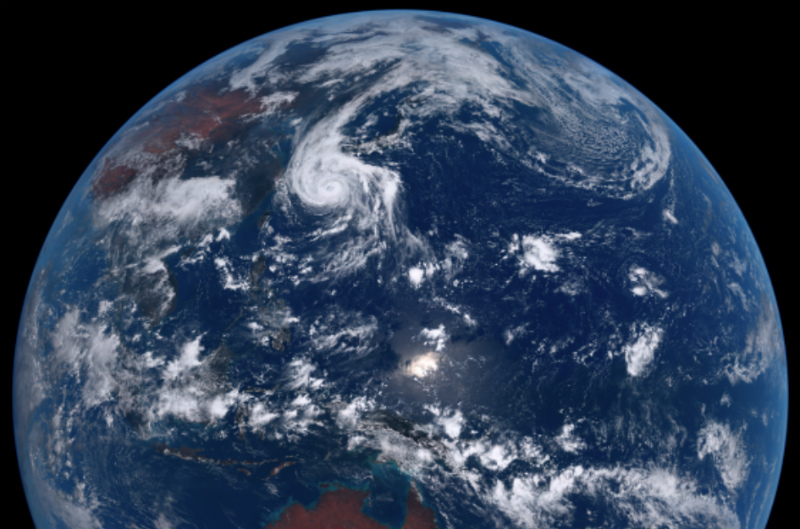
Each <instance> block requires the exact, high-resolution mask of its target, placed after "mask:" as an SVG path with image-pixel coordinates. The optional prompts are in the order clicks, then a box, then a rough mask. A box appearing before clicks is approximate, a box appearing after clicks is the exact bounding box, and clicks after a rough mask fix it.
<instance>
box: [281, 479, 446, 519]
mask: <svg viewBox="0 0 800 529" xmlns="http://www.w3.org/2000/svg"><path fill="white" fill-rule="evenodd" d="M367 496H369V491H360V490H352V489H345V488H338V489H336V490H328V491H325V492H323V493H322V495H321V496H320V498H319V501H317V505H316V507H314V508H313V509H306V508H305V507H304V506H303V505H302V504H300V503H295V504H292V505H290V506H289V507H287V508H286V510H284V511H283V512H282V513H281V517H280V518H279V519H278V521H277V522H273V523H270V524H269V525H267V526H266V529H387V526H386V525H384V524H382V523H380V522H378V521H377V520H375V519H373V518H370V517H369V516H367V515H366V514H364V513H363V512H361V509H362V508H363V507H364V500H365V499H366V498H367ZM406 508H407V511H408V514H407V515H406V520H405V523H403V529H438V528H437V526H436V516H435V514H434V512H433V509H432V508H430V507H425V506H424V505H422V502H421V501H420V498H419V493H418V492H417V490H416V489H415V488H414V487H413V486H412V487H410V488H409V491H408V500H407V502H406Z"/></svg>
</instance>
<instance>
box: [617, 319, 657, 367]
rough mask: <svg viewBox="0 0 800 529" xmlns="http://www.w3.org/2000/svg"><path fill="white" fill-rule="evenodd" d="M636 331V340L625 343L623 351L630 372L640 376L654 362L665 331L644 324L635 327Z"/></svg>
mask: <svg viewBox="0 0 800 529" xmlns="http://www.w3.org/2000/svg"><path fill="white" fill-rule="evenodd" d="M634 333H635V336H636V337H635V339H634V341H633V342H631V343H629V344H627V345H625V346H624V347H623V348H622V352H623V353H624V354H625V362H626V363H627V364H628V374H629V375H630V376H632V377H638V376H640V375H642V374H643V373H644V372H645V369H646V368H647V366H648V365H650V364H651V363H652V362H653V359H654V358H655V351H656V348H657V347H658V344H659V343H661V337H662V335H663V333H664V332H663V331H662V330H661V329H660V328H659V327H652V326H650V325H647V324H643V325H640V326H638V328H635V329H634Z"/></svg>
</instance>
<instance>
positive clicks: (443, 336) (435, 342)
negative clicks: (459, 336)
mask: <svg viewBox="0 0 800 529" xmlns="http://www.w3.org/2000/svg"><path fill="white" fill-rule="evenodd" d="M419 336H420V338H422V341H423V343H424V344H425V345H429V346H433V347H434V348H435V349H436V351H443V350H444V347H445V344H446V343H447V340H448V339H449V338H450V337H449V336H448V334H447V331H446V330H445V328H444V325H443V324H440V325H439V326H438V327H436V328H435V329H422V331H420V333H419Z"/></svg>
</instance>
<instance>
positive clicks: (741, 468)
mask: <svg viewBox="0 0 800 529" xmlns="http://www.w3.org/2000/svg"><path fill="white" fill-rule="evenodd" d="M706 456H711V458H712V459H713V460H714V465H715V466H716V467H717V470H718V471H719V473H720V476H721V477H722V482H723V483H725V486H726V487H727V488H728V490H731V491H733V490H736V489H737V488H739V486H740V485H741V484H742V483H743V482H744V480H745V479H747V472H748V469H749V466H750V463H749V460H748V458H747V454H746V452H745V450H744V443H743V442H742V439H741V434H736V433H734V432H732V431H731V429H730V427H729V426H728V425H727V424H723V423H720V422H717V421H713V420H711V421H708V422H707V423H706V425H705V426H704V427H703V428H702V429H701V430H700V432H698V435H697V457H699V458H700V459H703V458H705V457H706Z"/></svg>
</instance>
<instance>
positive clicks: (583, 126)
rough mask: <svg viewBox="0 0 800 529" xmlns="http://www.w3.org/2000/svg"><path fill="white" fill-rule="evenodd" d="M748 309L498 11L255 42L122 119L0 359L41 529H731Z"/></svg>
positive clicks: (581, 74)
mask: <svg viewBox="0 0 800 529" xmlns="http://www.w3.org/2000/svg"><path fill="white" fill-rule="evenodd" d="M785 362H786V354H785V346H784V343H783V336H782V331H781V324H780V317H779V314H778V310H777V305H776V303H775V296H774V293H773V291H772V287H771V284H770V281H769V277H768V275H767V273H766V269H765V267H764V264H763V261H762V259H761V255H760V253H759V250H758V247H757V246H756V242H755V240H754V238H753V236H752V234H751V232H750V230H749V228H748V227H747V225H746V223H745V221H744V219H743V217H742V215H741V212H740V211H739V208H738V207H737V205H736V203H735V202H734V200H733V199H732V197H731V196H730V194H729V192H728V191H727V189H726V188H725V186H724V184H722V182H721V180H720V178H719V176H718V175H717V174H716V172H715V171H714V169H713V168H712V167H711V166H710V164H709V163H708V162H707V160H706V159H705V158H704V157H703V155H702V154H701V153H700V152H699V151H698V150H697V148H696V147H695V146H694V145H693V144H692V143H691V141H690V140H689V139H688V138H687V137H686V136H685V135H684V134H683V132H682V131H681V130H680V129H679V128H678V127H677V126H676V125H675V124H674V123H673V122H672V121H671V120H670V119H669V118H668V117H667V116H665V115H664V114H663V113H662V112H661V111H660V110H659V109H658V108H656V107H655V106H654V105H653V104H652V103H651V102H649V101H648V100H647V99H646V98H645V97H644V96H643V95H641V94H640V93H639V92H637V91H636V90H635V89H634V88H632V87H631V86H630V85H628V84H627V83H625V81H623V80H621V79H620V78H618V77H616V76H615V75H614V74H612V73H611V72H609V71H607V70H605V69H604V68H602V67H601V66H599V65H597V64H595V63H593V62H591V61H590V60H588V59H586V58H585V57H583V56H581V55H579V54H577V53H575V52H573V51H571V50H569V49H567V48H564V47H562V46H560V45H558V44H556V43H554V42H552V41H549V40H546V39H544V38H541V37H538V36H536V35H533V34H531V33H528V32H525V31H522V30H519V29H515V28H512V27H509V26H505V25H501V24H498V23H494V22H490V21H486V20H481V19H475V18H469V17H463V16H457V15H452V14H442V13H431V12H376V13H364V14H356V15H348V16H341V17H333V18H327V19H321V20H316V21H312V22H308V23H305V24H300V25H297V26H292V27H290V28H286V29H284V30H280V31H276V32H272V33H270V34H267V35H265V36H263V37H260V38H258V39H254V40H252V41H249V42H247V43H244V44H242V45H241V46H238V47H236V48H233V49H232V50H230V51H229V52H226V53H225V54H222V55H220V56H218V57H216V58H214V59H212V60H211V61H209V62H207V63H205V64H204V65H202V66H200V67H199V68H197V69H195V70H193V71H192V72H190V73H189V74H187V75H186V76H184V77H183V78H181V79H180V80H178V81H177V82H176V83H175V84H173V85H171V86H170V87H168V88H167V89H166V90H165V91H164V92H163V93H161V94H160V95H159V96H158V97H156V98H155V99H154V100H153V101H151V102H150V103H149V104H148V105H147V106H145V107H144V108H143V109H142V110H141V111H139V113H137V114H136V115H135V116H134V117H133V118H132V119H131V120H130V121H129V122H128V123H127V124H126V125H125V126H124V127H123V128H122V129H121V130H120V131H119V132H118V133H117V135H115V136H114V138H112V140H111V141H110V142H109V143H108V145H107V146H106V147H105V148H104V149H103V150H102V151H101V152H100V153H99V154H98V156H97V158H96V159H95V160H94V161H93V162H92V164H91V165H90V166H89V168H87V170H86V172H85V173H84V175H83V176H82V178H81V180H80V181H79V182H78V184H77V185H76V187H75V189H74V190H73V192H72V194H71V195H70V197H69V199H68V200H67V202H66V203H65V205H64V207H63V208H62V211H61V213H60V215H59V217H58V219H57V220H56V222H55V224H54V225H53V228H52V230H51V233H50V235H49V236H48V239H47V241H46V243H45V245H44V247H43V248H42V251H41V254H40V259H39V261H38V263H37V266H36V270H35V271H34V274H33V277H32V280H31V284H30V286H29V293H28V297H27V299H26V304H25V308H24V311H23V316H22V320H21V323H20V332H19V338H18V343H17V351H16V359H15V372H14V388H13V391H14V420H15V434H16V442H17V447H18V452H19V457H20V468H21V471H22V475H23V482H24V486H25V489H26V494H27V497H28V501H29V505H30V508H31V511H32V514H33V517H34V519H35V521H36V524H37V526H38V527H39V528H40V529H41V528H45V527H138V526H144V527H156V528H158V529H164V528H180V527H210V528H218V527H270V528H300V527H315V528H326V527H330V528H333V527H342V526H345V527H353V528H361V527H375V528H381V527H392V528H396V529H399V528H403V529H412V528H430V527H438V528H444V527H454V528H461V527H476V528H477V527H521V528H527V527H748V528H749V527H764V526H765V524H766V520H767V517H768V516H769V510H770V506H771V504H772V500H773V497H774V494H775V487H776V485H777V480H778V475H779V472H780V467H781V461H782V458H783V451H784V443H785V438H786V420H787V370H786V363H785Z"/></svg>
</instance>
